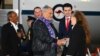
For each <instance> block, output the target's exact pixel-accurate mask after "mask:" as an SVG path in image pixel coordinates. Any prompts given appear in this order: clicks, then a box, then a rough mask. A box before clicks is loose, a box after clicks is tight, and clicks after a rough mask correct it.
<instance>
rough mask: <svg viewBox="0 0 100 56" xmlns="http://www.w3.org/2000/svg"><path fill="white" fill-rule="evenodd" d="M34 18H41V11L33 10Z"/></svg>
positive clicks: (38, 9)
mask: <svg viewBox="0 0 100 56" xmlns="http://www.w3.org/2000/svg"><path fill="white" fill-rule="evenodd" d="M34 16H35V17H36V18H39V17H41V16H42V10H41V9H40V8H37V9H35V10H34Z"/></svg>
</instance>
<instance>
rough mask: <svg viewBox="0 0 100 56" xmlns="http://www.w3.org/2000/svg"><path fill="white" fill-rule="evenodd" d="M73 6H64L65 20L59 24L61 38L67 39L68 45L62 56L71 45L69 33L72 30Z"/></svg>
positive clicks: (66, 4)
mask: <svg viewBox="0 0 100 56" xmlns="http://www.w3.org/2000/svg"><path fill="white" fill-rule="evenodd" d="M72 9H73V7H72V5H71V4H70V3H65V4H64V5H63V12H64V15H65V16H64V18H63V19H62V20H61V21H60V23H59V38H60V39H62V38H67V43H66V45H65V46H64V48H63V52H62V56H64V55H65V54H66V52H67V46H68V44H69V39H70V38H69V36H68V35H69V32H70V30H71V20H70V18H71V15H72Z"/></svg>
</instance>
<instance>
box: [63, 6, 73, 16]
mask: <svg viewBox="0 0 100 56" xmlns="http://www.w3.org/2000/svg"><path fill="white" fill-rule="evenodd" d="M71 14H72V9H71V8H70V7H64V15H65V17H68V16H71Z"/></svg>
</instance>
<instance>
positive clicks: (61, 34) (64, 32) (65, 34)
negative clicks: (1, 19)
mask: <svg viewBox="0 0 100 56" xmlns="http://www.w3.org/2000/svg"><path fill="white" fill-rule="evenodd" d="M70 31H71V21H70V25H69V29H68V31H67V29H66V26H65V17H64V18H63V19H62V20H61V21H60V23H59V35H58V36H59V38H60V39H61V38H64V37H68V34H69V32H70Z"/></svg>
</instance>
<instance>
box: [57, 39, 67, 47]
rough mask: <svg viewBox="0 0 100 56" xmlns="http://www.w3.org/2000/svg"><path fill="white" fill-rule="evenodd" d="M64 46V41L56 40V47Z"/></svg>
mask: <svg viewBox="0 0 100 56" xmlns="http://www.w3.org/2000/svg"><path fill="white" fill-rule="evenodd" d="M65 44H66V39H60V40H57V45H58V46H62V45H65Z"/></svg>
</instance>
